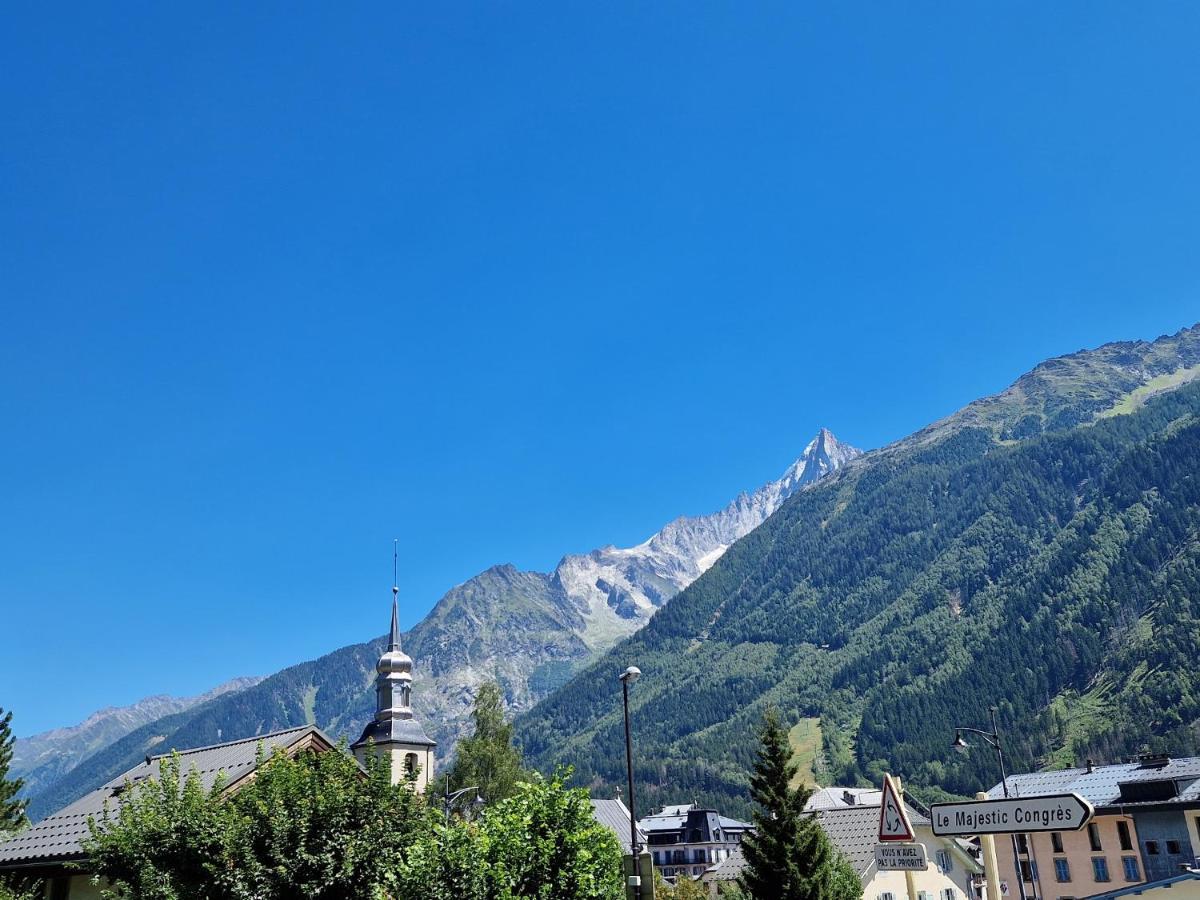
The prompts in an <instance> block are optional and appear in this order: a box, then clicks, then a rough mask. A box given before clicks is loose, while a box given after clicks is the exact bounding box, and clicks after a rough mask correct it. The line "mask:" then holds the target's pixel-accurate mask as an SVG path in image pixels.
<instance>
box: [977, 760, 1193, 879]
mask: <svg viewBox="0 0 1200 900" xmlns="http://www.w3.org/2000/svg"><path fill="white" fill-rule="evenodd" d="M1008 789H1009V793H1010V794H1011V795H1012V796H1015V797H1035V796H1039V795H1045V794H1060V793H1067V792H1072V793H1077V794H1079V795H1080V796H1082V797H1084V798H1085V799H1087V800H1088V801H1089V802H1090V803H1091V804H1092V806H1093V807H1095V810H1096V815H1095V817H1094V818H1093V820H1092V822H1091V823H1090V824H1089V825H1088V826H1087V827H1086V828H1084V829H1083V830H1081V831H1066V832H1041V833H1035V834H1029V835H1016V836H1015V837H1013V838H1012V839H1011V840H1010V839H1009V838H1005V837H1000V836H997V838H996V851H997V857H998V861H999V865H1000V878H1001V881H1002V882H1003V884H1004V885H1006V886H1007V887H1008V897H1009V898H1013V900H1077V898H1082V897H1091V896H1094V895H1098V894H1108V893H1113V892H1116V891H1120V890H1121V889H1122V888H1124V887H1130V886H1134V885H1138V884H1142V883H1144V882H1158V881H1162V880H1164V879H1170V878H1173V877H1175V876H1177V875H1179V874H1180V873H1181V872H1183V871H1185V870H1187V869H1188V868H1191V867H1195V866H1196V865H1197V864H1198V862H1200V860H1198V858H1197V857H1198V855H1200V758H1195V757H1191V758H1187V759H1170V758H1169V757H1166V756H1158V755H1147V756H1142V757H1139V758H1138V759H1136V760H1131V761H1130V762H1125V763H1118V764H1115V765H1104V766H1096V765H1092V764H1089V765H1087V766H1084V767H1080V768H1073V769H1064V770H1061V771H1056V772H1033V773H1029V774H1023V775H1010V776H1009V778H1008ZM989 796H991V797H999V796H1003V786H1001V785H997V786H996V787H994V788H993V789H992V790H991V791H989Z"/></svg>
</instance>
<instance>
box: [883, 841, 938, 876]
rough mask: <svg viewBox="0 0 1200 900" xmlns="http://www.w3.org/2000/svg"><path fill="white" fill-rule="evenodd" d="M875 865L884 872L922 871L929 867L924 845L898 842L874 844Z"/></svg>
mask: <svg viewBox="0 0 1200 900" xmlns="http://www.w3.org/2000/svg"><path fill="white" fill-rule="evenodd" d="M875 867H876V868H877V869H880V870H881V871H885V872H888V871H890V872H895V871H902V872H924V871H925V870H926V869H927V868H929V860H928V858H927V857H926V856H925V845H924V844H915V843H899V842H893V843H889V844H876V845H875Z"/></svg>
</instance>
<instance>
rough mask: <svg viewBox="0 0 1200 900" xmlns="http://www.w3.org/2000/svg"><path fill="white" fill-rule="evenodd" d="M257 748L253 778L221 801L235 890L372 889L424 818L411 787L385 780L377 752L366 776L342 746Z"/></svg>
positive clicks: (345, 894)
mask: <svg viewBox="0 0 1200 900" xmlns="http://www.w3.org/2000/svg"><path fill="white" fill-rule="evenodd" d="M259 752H260V758H259V764H258V770H257V776H256V777H255V778H254V779H253V780H252V781H251V782H250V783H249V784H248V785H246V786H245V787H244V788H242V789H241V790H239V791H238V792H237V793H235V794H233V795H232V796H231V797H230V799H229V801H228V814H227V818H228V820H229V824H230V828H229V832H228V844H227V853H226V864H227V865H229V866H230V867H231V868H232V870H233V871H234V872H236V873H237V882H238V885H237V890H238V893H239V895H240V896H245V897H247V898H249V897H253V898H256V900H270V898H280V900H284V898H292V897H313V898H318V897H319V898H327V900H355V898H367V897H371V896H373V891H374V889H375V887H377V886H379V885H382V884H384V883H385V882H386V881H387V874H388V872H389V871H391V870H392V869H393V868H394V867H395V866H396V865H398V863H399V862H400V860H401V859H402V857H403V854H404V851H405V849H406V848H407V847H408V846H409V845H410V844H411V843H412V842H413V841H414V839H415V838H416V836H417V834H418V833H419V829H418V826H419V825H421V824H422V823H423V822H424V803H423V801H422V800H421V798H419V797H418V796H417V793H416V791H415V790H413V789H412V788H411V785H409V784H404V783H401V784H399V785H393V784H392V783H391V776H390V772H389V767H388V762H387V759H386V758H385V757H383V756H382V755H381V756H378V757H371V758H369V761H368V765H367V771H366V777H364V776H363V770H362V769H361V768H360V767H359V765H358V763H357V762H356V761H355V760H354V758H353V757H351V756H350V755H349V754H347V753H344V752H336V751H335V752H328V753H300V754H297V755H295V756H291V757H289V756H287V755H285V754H282V753H276V754H275V755H274V756H272V757H271V758H270V759H267V758H265V757H263V756H262V751H261V750H260V751H259ZM412 777H415V776H410V779H411V778H412Z"/></svg>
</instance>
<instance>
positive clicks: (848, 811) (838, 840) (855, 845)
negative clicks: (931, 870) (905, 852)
mask: <svg viewBox="0 0 1200 900" xmlns="http://www.w3.org/2000/svg"><path fill="white" fill-rule="evenodd" d="M905 806H906V807H907V809H908V818H909V821H910V822H912V824H913V826H914V827H915V826H917V825H928V824H929V819H928V817H926V816H924V815H922V814H921V813H920V812H918V811H917V810H915V809H913V807H912V806H911V805H909V804H905ZM812 815H814V816H816V817H817V821H819V822H820V823H821V827H822V828H823V829H824V830H825V833H826V834H827V835H829V840H830V841H831V842H832V843H833V845H834V846H835V847H837V848H838V849H839V850H840V851H842V855H843V856H845V857H846V858H847V859H848V860H850V865H852V866H854V871H855V872H858V873H860V874H861V873H862V872H865V871H866V870H867V867H868V866H870V865H871V863H873V862H874V861H875V845H876V844H877V843H879V807H878V806H842V807H836V808H833V809H818V810H814V811H813V813H812Z"/></svg>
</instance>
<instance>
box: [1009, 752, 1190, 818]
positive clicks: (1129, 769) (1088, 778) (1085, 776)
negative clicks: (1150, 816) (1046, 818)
mask: <svg viewBox="0 0 1200 900" xmlns="http://www.w3.org/2000/svg"><path fill="white" fill-rule="evenodd" d="M1167 780H1171V781H1175V782H1176V783H1177V784H1178V785H1179V788H1180V792H1179V796H1177V797H1175V798H1173V799H1172V800H1170V801H1162V800H1159V801H1144V802H1141V803H1130V802H1129V801H1124V800H1121V799H1120V794H1121V789H1120V785H1121V784H1122V783H1124V784H1129V783H1131V782H1145V781H1167ZM1008 790H1009V792H1010V793H1011V794H1012V795H1013V796H1014V797H1037V796H1040V795H1042V794H1062V793H1068V792H1074V793H1076V794H1079V795H1080V796H1081V797H1084V798H1085V799H1087V800H1088V801H1089V802H1090V803H1091V804H1092V806H1095V807H1097V808H1099V807H1104V806H1139V805H1155V804H1161V803H1164V802H1170V803H1195V802H1200V757H1195V756H1191V757H1186V758H1181V759H1172V760H1171V761H1170V762H1169V763H1168V764H1167V765H1165V766H1160V767H1158V768H1153V767H1148V766H1145V765H1143V764H1142V763H1138V762H1128V763H1115V764H1113V765H1107V766H1095V767H1093V769H1092V771H1091V772H1088V770H1087V769H1086V768H1074V769H1060V770H1058V771H1055V772H1029V773H1027V774H1024V775H1009V776H1008ZM988 796H989V797H1003V796H1004V789H1003V785H1000V784H997V785H996V786H995V787H993V788H992V789H991V790H990V791H988Z"/></svg>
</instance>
